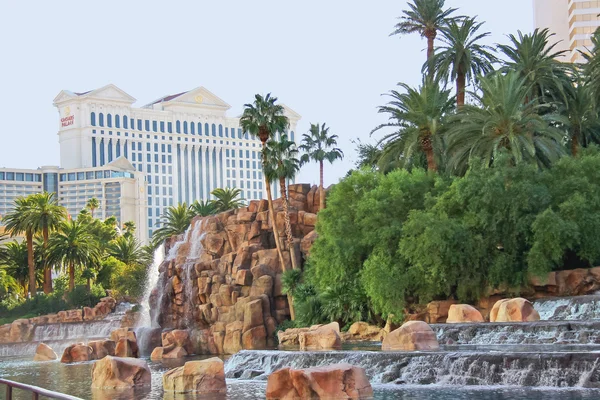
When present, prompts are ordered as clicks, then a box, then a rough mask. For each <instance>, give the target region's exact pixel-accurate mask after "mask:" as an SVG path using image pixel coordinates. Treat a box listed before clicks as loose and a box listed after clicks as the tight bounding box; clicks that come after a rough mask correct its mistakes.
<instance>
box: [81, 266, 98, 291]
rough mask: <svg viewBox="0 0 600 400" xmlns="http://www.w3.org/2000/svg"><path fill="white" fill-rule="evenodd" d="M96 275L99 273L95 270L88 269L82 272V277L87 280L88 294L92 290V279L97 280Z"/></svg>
mask: <svg viewBox="0 0 600 400" xmlns="http://www.w3.org/2000/svg"><path fill="white" fill-rule="evenodd" d="M96 275H98V273H97V272H96V270H95V269H94V268H86V269H84V270H83V271H81V277H82V278H83V279H85V280H86V284H85V287H86V289H87V292H88V293H90V292H91V290H92V279H96Z"/></svg>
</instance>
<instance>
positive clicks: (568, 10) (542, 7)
mask: <svg viewBox="0 0 600 400" xmlns="http://www.w3.org/2000/svg"><path fill="white" fill-rule="evenodd" d="M533 8H534V24H535V27H536V28H540V29H543V28H549V29H550V31H551V32H553V33H555V34H556V35H555V36H554V37H553V38H554V40H555V42H556V43H558V44H557V46H556V47H555V50H566V51H567V52H568V53H567V54H566V55H565V57H563V60H564V61H570V62H584V61H585V58H584V57H583V56H582V55H581V52H584V53H587V52H588V51H589V49H591V47H592V41H591V40H590V38H591V36H592V35H593V33H594V32H595V31H596V29H598V27H599V26H600V17H599V16H598V15H599V14H600V1H584V0H533Z"/></svg>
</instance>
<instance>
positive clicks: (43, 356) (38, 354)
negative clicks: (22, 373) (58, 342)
mask: <svg viewBox="0 0 600 400" xmlns="http://www.w3.org/2000/svg"><path fill="white" fill-rule="evenodd" d="M57 358H58V356H57V355H56V353H55V352H54V350H52V348H51V347H50V346H48V345H47V344H45V343H40V344H38V347H37V349H35V356H33V361H54V360H56V359H57Z"/></svg>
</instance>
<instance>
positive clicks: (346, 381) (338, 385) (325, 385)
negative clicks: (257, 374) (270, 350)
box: [266, 364, 373, 400]
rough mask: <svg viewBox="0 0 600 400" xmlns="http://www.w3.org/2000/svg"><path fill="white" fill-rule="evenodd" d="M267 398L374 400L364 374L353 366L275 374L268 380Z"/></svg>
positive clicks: (335, 365) (333, 366)
mask: <svg viewBox="0 0 600 400" xmlns="http://www.w3.org/2000/svg"><path fill="white" fill-rule="evenodd" d="M266 398H267V399H269V400H275V399H282V400H283V399H286V400H287V399H289V400H292V399H332V400H334V399H340V400H341V399H356V400H361V399H371V398H373V389H372V387H371V384H370V383H369V380H368V378H367V374H366V373H365V370H364V369H363V368H360V367H355V366H353V365H350V364H334V365H328V366H325V367H316V368H307V369H303V370H302V369H299V370H295V369H291V368H284V369H280V370H278V371H275V372H273V373H272V374H271V375H269V378H268V380H267V393H266Z"/></svg>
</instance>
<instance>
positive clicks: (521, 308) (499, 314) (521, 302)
mask: <svg viewBox="0 0 600 400" xmlns="http://www.w3.org/2000/svg"><path fill="white" fill-rule="evenodd" d="M539 320H540V314H538V312H537V311H536V310H535V309H534V308H533V304H532V303H531V302H530V301H529V300H526V299H523V298H521V297H517V298H515V299H503V300H499V301H497V302H496V304H494V307H493V308H492V311H491V312H490V322H532V321H539Z"/></svg>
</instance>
